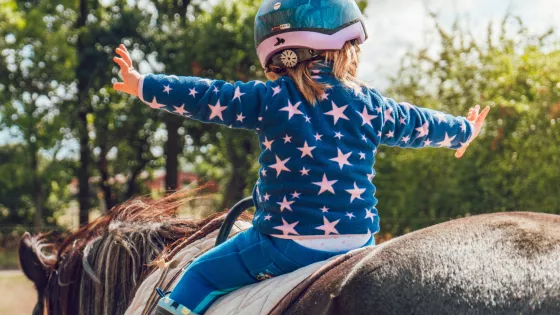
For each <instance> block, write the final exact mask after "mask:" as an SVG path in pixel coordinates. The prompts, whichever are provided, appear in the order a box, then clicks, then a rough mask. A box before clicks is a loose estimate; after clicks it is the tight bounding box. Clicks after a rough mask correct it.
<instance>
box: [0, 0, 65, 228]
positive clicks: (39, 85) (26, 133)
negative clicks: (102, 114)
mask: <svg viewBox="0 0 560 315" xmlns="http://www.w3.org/2000/svg"><path fill="white" fill-rule="evenodd" d="M6 4H7V6H6V7H4V8H5V9H7V11H4V12H2V13H5V14H7V15H11V18H10V19H8V20H7V21H8V23H6V24H5V26H6V28H2V31H0V37H2V39H3V40H1V41H0V50H1V51H2V54H3V56H5V57H6V58H5V59H4V60H2V61H3V62H1V63H0V67H1V69H2V73H6V74H7V75H2V76H1V77H2V78H0V89H1V90H2V92H3V93H2V95H1V96H0V102H2V104H3V106H2V108H1V109H0V117H1V121H0V126H3V127H6V128H10V130H11V134H10V136H12V137H15V138H17V139H18V140H19V141H20V142H22V145H23V146H22V147H21V148H24V150H25V152H26V154H25V155H24V161H25V162H26V169H28V170H29V172H26V173H27V174H28V175H29V177H30V185H31V188H32V189H31V190H30V194H31V197H32V200H33V205H34V210H35V211H34V212H35V219H34V225H35V229H36V231H40V230H41V226H42V223H43V210H44V207H45V202H46V201H47V199H48V197H49V189H50V187H49V185H50V182H49V181H48V177H49V175H48V174H47V173H48V172H50V170H52V169H53V168H54V167H55V166H54V164H55V163H58V162H59V161H58V160H57V155H58V151H59V150H60V148H61V146H62V141H64V139H65V137H64V134H65V133H67V132H68V131H67V129H66V128H65V126H64V122H65V120H66V116H65V113H64V112H63V111H61V110H60V109H59V106H61V104H62V103H63V102H64V101H65V98H64V95H63V93H61V91H63V90H64V89H65V88H67V83H68V81H69V79H70V77H69V76H68V74H67V73H66V71H65V70H67V68H66V67H65V65H62V66H61V65H60V60H72V57H71V56H70V49H69V47H68V45H67V44H66V42H65V35H66V34H65V27H66V26H67V24H66V22H65V19H60V17H61V14H60V12H57V11H56V9H55V8H53V6H52V5H50V4H46V3H39V4H37V3H33V2H21V3H20V4H19V5H17V4H16V3H15V2H11V1H10V2H7V3H6ZM2 13H0V14H2ZM23 16H26V17H28V18H29V19H31V20H39V21H44V23H45V25H38V24H34V23H26V22H25V20H24V19H23ZM53 47H56V48H55V49H53ZM45 155H49V156H51V157H52V158H51V159H50V161H49V162H48V163H46V164H45V163H41V162H45V161H46V159H45V158H44V156H45ZM50 175H54V174H52V173H51V174H50Z"/></svg>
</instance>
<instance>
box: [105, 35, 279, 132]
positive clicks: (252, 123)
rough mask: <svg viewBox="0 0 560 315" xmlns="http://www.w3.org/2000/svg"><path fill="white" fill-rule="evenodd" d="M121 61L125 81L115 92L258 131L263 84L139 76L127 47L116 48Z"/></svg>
mask: <svg viewBox="0 0 560 315" xmlns="http://www.w3.org/2000/svg"><path fill="white" fill-rule="evenodd" d="M116 52H117V54H119V56H121V58H117V57H115V58H114V61H115V62H116V63H117V64H118V65H119V66H120V68H121V73H122V77H123V81H124V82H117V83H115V84H114V88H115V90H118V91H122V92H125V93H128V94H130V95H134V96H138V97H139V98H140V99H141V100H142V101H144V102H145V103H146V104H148V105H149V106H150V107H152V108H156V109H164V110H167V111H168V112H171V113H174V114H177V115H180V116H184V117H189V118H193V119H196V120H199V121H202V122H212V123H217V124H221V125H226V126H229V127H235V128H245V129H256V128H257V126H258V123H259V117H261V112H262V107H263V106H261V104H263V103H264V99H265V97H266V94H267V91H268V87H267V85H266V84H265V83H263V82H260V81H254V82H248V83H243V82H236V83H234V84H231V83H227V82H225V81H221V80H208V79H202V78H198V77H178V76H174V75H162V74H158V75H154V74H149V75H146V76H142V75H140V74H139V73H138V72H137V71H135V70H134V68H133V67H132V60H131V59H130V56H129V54H128V51H127V50H126V47H124V45H120V46H119V48H117V49H116Z"/></svg>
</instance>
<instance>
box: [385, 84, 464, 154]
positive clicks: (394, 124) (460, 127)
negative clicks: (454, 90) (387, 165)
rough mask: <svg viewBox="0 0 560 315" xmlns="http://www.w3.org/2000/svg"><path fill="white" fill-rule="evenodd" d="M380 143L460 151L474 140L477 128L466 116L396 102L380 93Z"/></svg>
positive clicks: (403, 146)
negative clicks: (473, 135)
mask: <svg viewBox="0 0 560 315" xmlns="http://www.w3.org/2000/svg"><path fill="white" fill-rule="evenodd" d="M376 97H377V98H378V104H379V105H378V109H377V111H378V112H379V114H380V115H381V118H382V119H381V126H382V127H381V130H380V131H378V136H379V137H380V138H381V141H380V142H381V144H385V145H388V146H399V147H402V148H424V147H436V148H450V149H459V148H461V147H462V146H464V145H465V144H466V143H467V142H468V141H469V140H470V138H471V136H472V133H473V132H474V127H473V125H472V123H471V122H469V121H468V120H467V119H466V118H465V117H454V116H452V115H449V114H445V113H442V112H439V111H435V110H432V109H428V108H421V107H417V106H414V105H411V104H409V103H397V102H395V101H394V100H392V99H389V98H385V97H383V96H381V95H379V94H377V95H376Z"/></svg>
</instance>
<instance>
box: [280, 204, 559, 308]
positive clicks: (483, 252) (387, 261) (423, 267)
mask: <svg viewBox="0 0 560 315" xmlns="http://www.w3.org/2000/svg"><path fill="white" fill-rule="evenodd" d="M296 293H297V295H298V296H297V298H294V299H293V301H296V300H297V302H295V303H290V306H289V307H288V308H287V309H286V310H284V312H285V313H286V314H520V313H523V314H529V313H530V314H560V216H556V215H548V214H537V213H523V212H510V213H497V214H488V215H480V216H473V217H468V218H463V219H459V220H453V221H449V222H446V223H442V224H439V225H436V226H433V227H430V228H427V229H423V230H420V231H417V232H414V233H410V234H408V235H405V236H403V237H400V238H396V239H394V240H392V241H389V242H386V243H384V244H381V245H379V246H377V247H373V248H371V249H369V250H367V251H363V252H361V253H360V254H358V255H355V256H354V257H352V258H350V259H349V260H347V261H344V262H342V263H341V264H339V265H338V266H337V267H336V268H333V269H331V270H329V271H327V272H325V273H324V274H323V275H321V276H320V277H318V278H317V279H314V281H312V282H308V283H304V284H302V285H301V286H300V288H299V292H297V290H296Z"/></svg>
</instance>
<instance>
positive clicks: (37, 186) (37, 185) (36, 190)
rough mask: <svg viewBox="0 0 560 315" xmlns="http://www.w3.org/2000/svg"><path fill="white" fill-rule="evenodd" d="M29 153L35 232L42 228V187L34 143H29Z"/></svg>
mask: <svg viewBox="0 0 560 315" xmlns="http://www.w3.org/2000/svg"><path fill="white" fill-rule="evenodd" d="M30 151H31V152H30V155H31V174H32V179H31V180H32V183H33V203H34V205H35V216H34V218H33V225H34V228H35V233H37V234H39V233H41V230H42V228H43V223H42V222H43V189H42V187H41V179H40V178H39V162H38V156H37V154H38V152H37V148H36V146H35V144H34V143H31V145H30Z"/></svg>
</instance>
